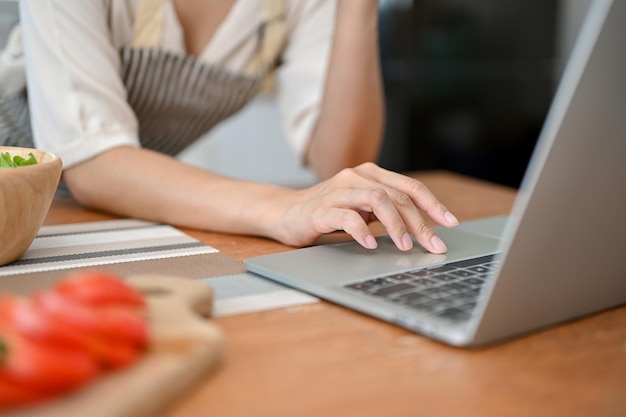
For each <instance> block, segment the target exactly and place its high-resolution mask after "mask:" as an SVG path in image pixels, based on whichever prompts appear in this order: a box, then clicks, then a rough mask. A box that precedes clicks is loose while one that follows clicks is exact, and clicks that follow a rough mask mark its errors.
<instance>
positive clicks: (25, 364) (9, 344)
mask: <svg viewBox="0 0 626 417" xmlns="http://www.w3.org/2000/svg"><path fill="white" fill-rule="evenodd" d="M0 343H2V345H3V346H4V349H3V351H4V352H3V356H2V360H1V361H0V363H1V364H2V373H3V375H4V376H5V377H6V378H7V379H8V380H10V381H13V382H15V383H16V384H19V385H21V386H24V387H27V388H29V389H31V390H33V391H38V392H42V393H48V394H51V393H60V392H65V391H68V390H71V389H74V388H77V387H79V386H81V385H83V384H85V383H86V382H88V381H90V380H91V379H93V378H94V377H95V376H96V375H98V374H99V372H100V368H99V366H98V364H97V363H96V362H95V361H94V360H93V358H92V357H91V355H90V354H89V353H87V352H84V351H81V350H75V349H61V348H54V347H50V346H45V345H38V344H35V343H33V342H32V341H30V340H28V339H26V338H24V337H22V336H21V335H19V334H18V333H17V332H15V331H14V330H13V329H9V328H6V327H0Z"/></svg>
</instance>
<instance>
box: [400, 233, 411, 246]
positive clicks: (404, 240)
mask: <svg viewBox="0 0 626 417" xmlns="http://www.w3.org/2000/svg"><path fill="white" fill-rule="evenodd" d="M402 246H404V250H409V249H411V248H412V247H413V240H411V236H409V234H408V233H405V234H403V235H402Z"/></svg>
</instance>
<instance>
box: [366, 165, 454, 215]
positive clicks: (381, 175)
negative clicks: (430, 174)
mask: <svg viewBox="0 0 626 417" xmlns="http://www.w3.org/2000/svg"><path fill="white" fill-rule="evenodd" d="M355 170H356V171H357V172H359V173H360V174H361V175H364V176H368V177H369V178H371V179H372V180H374V181H376V182H379V183H380V184H384V185H386V186H388V187H390V188H392V189H394V190H397V191H399V192H401V193H404V194H406V195H408V196H410V197H411V199H412V200H413V202H414V204H415V205H416V206H417V207H419V208H420V209H421V210H423V211H425V212H426V213H427V214H428V215H429V216H430V217H431V218H432V219H433V220H435V221H436V222H437V223H439V224H441V225H444V226H448V227H452V226H456V225H458V224H459V221H458V220H457V218H456V217H455V216H454V215H453V214H452V213H451V212H450V210H448V209H447V207H446V206H445V205H443V204H442V203H441V202H440V201H439V200H438V199H437V198H436V197H435V196H434V194H433V193H432V192H431V191H430V190H429V189H428V187H426V186H425V185H424V184H423V183H422V182H420V181H418V180H416V179H415V178H411V177H407V176H405V175H402V174H398V173H396V172H392V171H388V170H386V169H383V168H381V167H379V166H377V165H375V164H370V163H366V164H362V165H359V166H358V167H357V168H355Z"/></svg>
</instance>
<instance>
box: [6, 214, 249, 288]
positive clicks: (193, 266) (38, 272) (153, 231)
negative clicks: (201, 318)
mask: <svg viewBox="0 0 626 417" xmlns="http://www.w3.org/2000/svg"><path fill="white" fill-rule="evenodd" d="M81 269H90V270H93V269H96V270H106V271H111V272H114V273H116V274H119V275H121V276H128V275H133V274H143V273H158V274H167V275H175V276H180V277H183V278H191V279H201V278H207V277H217V276H224V275H234V274H241V273H245V267H244V265H243V263H242V262H239V261H238V260H236V259H234V258H231V257H230V256H228V255H225V254H223V253H221V252H220V251H218V250H217V249H215V248H213V247H211V246H209V245H206V244H204V243H202V242H200V241H199V240H197V239H194V238H193V237H191V236H189V235H187V234H185V233H183V232H181V231H180V230H178V229H176V228H174V227H172V226H169V225H165V224H158V223H152V222H146V221H141V220H134V219H123V220H106V221H100V222H89V223H77V224H68V225H54V226H43V227H42V228H41V230H40V231H39V233H38V235H37V237H36V238H35V240H34V241H33V243H32V244H31V246H30V247H29V249H28V250H27V251H26V253H24V255H22V257H21V258H19V259H18V260H16V261H15V262H13V263H10V264H8V265H4V266H1V267H0V292H12V293H17V294H28V293H31V292H32V291H34V290H37V289H39V288H46V287H50V286H52V285H53V284H54V283H55V282H56V281H58V280H59V279H60V278H62V277H63V276H65V275H67V274H68V273H69V272H70V271H74V270H81Z"/></svg>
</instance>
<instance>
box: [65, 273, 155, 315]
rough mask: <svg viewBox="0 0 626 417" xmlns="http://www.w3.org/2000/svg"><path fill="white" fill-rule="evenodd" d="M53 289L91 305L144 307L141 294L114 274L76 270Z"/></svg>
mask: <svg viewBox="0 0 626 417" xmlns="http://www.w3.org/2000/svg"><path fill="white" fill-rule="evenodd" d="M55 289H56V290H57V291H59V292H60V293H62V294H65V295H67V296H69V297H70V298H72V299H74V300H77V301H80V302H82V303H84V304H88V305H92V306H110V305H121V306H128V307H144V306H145V304H146V303H145V300H144V298H143V295H142V294H141V293H140V292H139V291H137V290H136V289H134V288H133V287H131V286H130V285H128V284H126V283H125V282H123V281H122V279H121V278H119V277H117V276H116V275H113V274H109V273H103V272H98V271H89V272H77V273H74V274H72V275H69V276H68V277H67V278H65V279H64V280H62V281H61V282H59V283H58V284H57V285H56V286H55Z"/></svg>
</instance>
